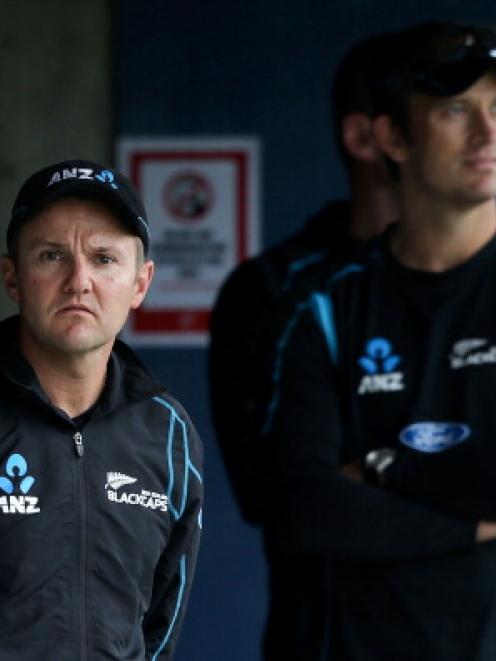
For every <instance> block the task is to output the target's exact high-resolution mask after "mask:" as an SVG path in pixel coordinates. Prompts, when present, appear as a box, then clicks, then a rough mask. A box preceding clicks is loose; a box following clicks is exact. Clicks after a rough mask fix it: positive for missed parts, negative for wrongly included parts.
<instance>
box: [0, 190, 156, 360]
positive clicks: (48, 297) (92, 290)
mask: <svg viewBox="0 0 496 661" xmlns="http://www.w3.org/2000/svg"><path fill="white" fill-rule="evenodd" d="M136 242H137V239H136V237H134V236H132V235H130V234H129V233H127V232H126V230H125V228H124V227H123V226H122V224H121V223H120V222H119V221H118V220H117V218H116V217H115V216H114V215H113V214H112V213H111V212H110V211H109V210H107V209H106V208H105V207H103V206H102V205H99V204H97V203H95V202H91V201H82V200H76V199H70V198H67V199H62V200H59V201H57V202H55V203H53V204H52V205H50V206H48V207H47V208H45V209H44V210H43V211H41V213H39V214H38V215H37V216H35V217H34V218H32V219H31V220H29V221H28V222H27V223H26V225H25V227H23V228H22V230H21V232H20V235H19V237H18V251H17V260H16V263H15V264H14V262H13V261H12V260H11V259H9V258H4V264H3V275H4V281H5V284H6V287H7V290H8V292H9V294H10V296H11V297H12V298H13V300H14V301H16V302H17V303H18V304H19V310H20V315H21V346H23V347H24V348H28V349H29V350H30V352H31V354H32V352H33V351H35V352H42V353H45V354H47V353H48V354H50V353H54V352H55V353H57V354H60V353H62V354H65V355H68V354H83V353H87V352H91V351H93V350H95V349H99V348H101V347H111V346H112V343H113V340H114V338H115V335H116V334H117V333H118V332H119V331H120V329H121V328H122V326H123V324H124V322H125V320H126V318H127V315H128V313H129V310H130V309H134V308H137V307H138V306H139V305H140V303H141V301H142V300H143V298H144V296H145V294H146V291H147V289H148V286H149V284H150V281H151V277H152V273H153V264H152V263H151V262H145V263H144V264H139V263H137V245H136Z"/></svg>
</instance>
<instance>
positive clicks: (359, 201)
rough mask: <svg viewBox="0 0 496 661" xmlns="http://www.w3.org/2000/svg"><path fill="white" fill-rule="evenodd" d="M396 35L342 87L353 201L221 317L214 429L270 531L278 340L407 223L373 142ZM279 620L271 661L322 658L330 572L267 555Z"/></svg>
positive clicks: (377, 40)
mask: <svg viewBox="0 0 496 661" xmlns="http://www.w3.org/2000/svg"><path fill="white" fill-rule="evenodd" d="M387 40H388V35H387V34H384V35H377V36H374V37H371V38H368V39H365V40H364V41H362V42H359V43H357V44H354V45H353V47H352V48H351V49H350V50H349V51H348V52H347V53H346V54H345V56H344V57H343V59H342V60H341V62H340V63H339V65H338V67H337V71H336V75H335V76H334V79H333V81H332V89H331V107H332V115H333V117H332V119H333V130H334V134H335V138H336V143H337V147H338V150H339V152H340V155H341V156H342V159H343V163H344V165H345V168H346V174H347V175H348V180H349V184H350V198H351V199H350V200H334V201H332V202H331V203H329V204H327V205H326V206H325V207H324V208H323V209H321V210H320V211H319V212H318V213H316V214H315V215H313V216H312V217H311V218H310V219H309V220H308V221H307V223H306V224H305V225H304V227H303V228H301V229H300V231H298V232H297V233H295V234H293V235H291V236H289V237H288V238H287V239H286V240H284V241H283V242H281V243H279V244H277V245H276V246H274V247H272V248H271V249H269V250H266V251H265V252H263V253H262V254H261V255H259V256H257V257H255V258H254V259H250V260H248V261H246V262H244V263H243V264H241V265H240V266H239V267H238V268H236V269H235V270H234V271H233V272H232V273H231V274H230V276H229V278H228V279H227V280H226V282H225V283H224V285H223V287H222V289H221V291H220V293H219V296H218V299H217V302H216V305H215V308H214V310H213V314H212V323H211V346H210V395H211V406H212V414H213V421H214V425H215V428H216V433H217V439H218V442H219V445H220V448H221V450H222V454H223V458H224V460H225V463H226V468H227V471H228V474H229V478H230V480H231V484H232V486H233V489H234V494H235V496H236V500H237V503H238V505H239V507H240V510H241V514H242V516H243V518H244V519H245V520H247V521H249V522H250V523H254V524H256V525H262V526H263V525H264V515H265V502H264V492H263V488H262V484H263V482H264V480H265V479H270V471H269V472H267V466H266V464H265V452H266V449H265V441H264V439H263V434H262V427H263V423H264V417H265V415H266V411H267V406H268V403H269V395H270V388H271V371H272V366H273V360H274V353H275V338H276V337H277V336H278V334H279V333H280V331H281V330H282V328H284V325H285V323H286V322H287V319H288V318H289V316H290V315H291V313H292V311H293V310H294V309H295V308H296V306H297V305H298V303H299V302H300V301H301V300H302V299H303V300H304V297H305V296H306V293H307V292H308V290H309V289H311V286H312V283H314V282H315V280H316V279H318V278H319V275H320V270H321V267H322V263H323V262H325V261H326V260H328V259H331V260H333V261H334V262H336V263H339V262H341V261H342V260H343V259H344V258H345V256H346V255H347V254H348V253H349V252H350V251H351V249H352V246H353V245H354V244H355V243H356V242H357V241H360V240H364V239H366V238H368V237H370V236H373V235H375V234H377V233H379V232H380V231H382V230H383V229H384V228H385V227H386V226H387V225H388V224H389V223H390V222H392V221H393V220H396V217H397V200H396V191H395V186H394V182H393V181H392V179H391V177H390V175H389V173H388V171H387V168H386V164H385V160H384V158H383V157H382V154H381V153H380V152H379V150H378V148H377V145H376V143H375V138H374V135H373V132H372V118H373V115H374V110H373V103H372V96H371V87H372V84H373V81H375V80H377V79H379V78H380V77H381V73H382V66H383V63H382V59H383V56H384V55H385V50H386V44H387ZM265 550H266V553H267V557H268V564H269V598H270V603H269V614H268V621H267V626H266V629H265V635H264V642H263V656H264V659H267V660H269V659H270V660H272V659H275V660H277V661H278V660H279V659H280V658H284V659H285V660H286V661H295V660H298V661H299V660H301V661H311V660H312V659H318V660H319V661H320V659H321V658H322V657H321V655H322V649H323V648H324V647H325V645H326V642H325V639H326V637H327V631H326V628H327V620H328V617H329V615H328V591H329V583H330V573H331V572H330V566H329V564H328V563H327V562H325V563H320V562H318V561H317V560H316V559H315V558H305V559H303V558H299V561H298V562H296V563H295V559H294V557H293V556H292V555H287V554H284V553H281V552H280V551H277V553H273V551H272V549H271V548H270V547H268V546H267V547H266V549H265Z"/></svg>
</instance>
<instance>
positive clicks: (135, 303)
mask: <svg viewBox="0 0 496 661" xmlns="http://www.w3.org/2000/svg"><path fill="white" fill-rule="evenodd" d="M154 270H155V265H154V264H153V262H152V261H151V260H148V261H147V262H144V263H143V264H142V265H141V266H140V268H139V271H138V274H137V276H136V280H135V282H134V295H133V298H132V300H131V310H136V308H139V306H140V305H141V303H142V302H143V299H144V298H145V296H146V292H147V291H148V288H149V287H150V285H151V282H152V279H153V273H154Z"/></svg>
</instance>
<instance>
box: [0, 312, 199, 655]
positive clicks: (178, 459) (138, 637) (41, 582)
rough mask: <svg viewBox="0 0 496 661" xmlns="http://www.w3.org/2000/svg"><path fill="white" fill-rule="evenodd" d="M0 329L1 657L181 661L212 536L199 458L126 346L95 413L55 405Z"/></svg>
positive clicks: (168, 401) (171, 405)
mask: <svg viewBox="0 0 496 661" xmlns="http://www.w3.org/2000/svg"><path fill="white" fill-rule="evenodd" d="M16 335H17V319H16V318H12V319H9V320H7V321H6V322H2V323H1V324H0V347H1V351H0V356H1V358H0V410H1V414H0V540H1V552H0V660H1V661H28V660H29V661H32V660H33V659H36V661H55V660H56V661H83V660H86V661H103V660H110V659H115V660H116V661H117V660H119V661H123V660H124V659H126V660H128V661H144V660H145V659H146V661H148V660H154V661H155V660H160V661H164V660H165V659H167V660H169V659H171V658H172V653H173V650H174V647H175V643H176V641H177V636H178V633H179V630H180V627H181V621H182V618H183V615H184V610H185V606H186V602H187V598H188V594H189V591H190V587H191V581H192V577H193V572H194V567H195V561H196V555H197V550H198V542H199V536H200V526H201V518H200V516H201V509H200V508H201V501H202V485H201V476H200V471H201V462H202V456H201V447H200V441H199V439H198V436H197V434H196V432H195V430H194V428H193V427H192V425H191V423H190V421H189V419H188V417H187V415H186V413H185V412H184V410H183V409H182V408H181V406H180V405H179V404H178V403H177V402H176V401H175V400H174V399H173V398H171V397H170V396H169V395H167V394H166V393H165V392H164V390H163V388H161V387H160V386H159V385H157V383H156V382H155V381H154V379H153V378H152V377H151V376H150V375H149V373H148V372H147V371H146V370H145V368H144V366H143V365H142V364H141V363H140V361H139V360H138V359H137V357H136V356H135V355H134V354H133V353H132V352H131V350H130V349H129V348H128V347H126V346H125V345H124V344H123V343H122V342H120V341H116V344H115V346H114V350H113V352H112V354H111V358H110V361H109V367H108V372H107V382H106V385H105V388H104V392H103V394H102V396H101V398H100V400H99V402H98V403H97V405H96V406H95V407H94V408H93V409H92V410H91V412H90V413H88V414H87V415H84V416H81V417H80V418H76V419H72V420H71V419H70V418H69V417H68V416H67V415H66V414H65V413H64V412H63V411H61V410H60V409H57V408H55V407H54V406H53V405H52V404H51V403H50V401H49V400H48V398H47V397H46V395H45V393H44V392H43V390H42V389H41V387H40V384H39V382H38V381H37V379H36V376H35V374H34V372H33V370H32V369H31V367H30V365H29V364H28V363H27V362H26V361H25V360H24V359H23V357H22V355H21V354H20V352H19V351H18V349H17V347H16Z"/></svg>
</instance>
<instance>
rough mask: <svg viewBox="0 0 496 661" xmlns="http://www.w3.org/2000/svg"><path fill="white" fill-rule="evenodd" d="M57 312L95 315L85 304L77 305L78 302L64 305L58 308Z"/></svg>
mask: <svg viewBox="0 0 496 661" xmlns="http://www.w3.org/2000/svg"><path fill="white" fill-rule="evenodd" d="M58 313H59V314H65V313H68V314H71V313H72V314H78V313H80V314H90V315H92V316H93V317H94V316H95V314H94V312H93V311H92V310H90V308H88V307H86V305H78V304H74V305H65V306H64V307H63V308H60V309H59V310H58Z"/></svg>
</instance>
